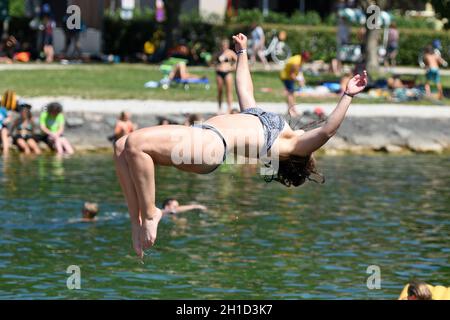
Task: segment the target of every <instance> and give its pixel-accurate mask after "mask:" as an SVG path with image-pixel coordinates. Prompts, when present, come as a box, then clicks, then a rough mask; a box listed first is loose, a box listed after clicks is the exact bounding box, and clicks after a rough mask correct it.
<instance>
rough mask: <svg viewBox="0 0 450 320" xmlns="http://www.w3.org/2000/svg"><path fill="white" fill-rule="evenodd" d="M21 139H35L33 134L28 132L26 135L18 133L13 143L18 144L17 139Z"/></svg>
mask: <svg viewBox="0 0 450 320" xmlns="http://www.w3.org/2000/svg"><path fill="white" fill-rule="evenodd" d="M19 139H23V140H25V141H27V140H29V139H34V136H33V135H31V134H26V135H21V134H16V135H14V136H13V143H14V144H17V140H19Z"/></svg>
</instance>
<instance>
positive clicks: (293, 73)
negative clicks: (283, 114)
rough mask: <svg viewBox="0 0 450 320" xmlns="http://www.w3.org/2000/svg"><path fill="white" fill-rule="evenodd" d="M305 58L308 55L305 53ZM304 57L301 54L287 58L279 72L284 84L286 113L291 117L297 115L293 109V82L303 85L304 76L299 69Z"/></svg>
mask: <svg viewBox="0 0 450 320" xmlns="http://www.w3.org/2000/svg"><path fill="white" fill-rule="evenodd" d="M305 58H308V56H306V55H305ZM303 62H304V59H303V57H302V55H299V54H297V55H295V56H292V57H291V58H289V59H288V60H287V61H286V64H285V65H284V68H283V70H281V72H280V79H281V81H282V82H283V84H284V87H285V89H286V94H287V104H288V113H289V115H290V116H292V117H296V116H298V113H297V111H296V110H295V84H296V83H298V84H299V85H300V87H303V86H304V85H305V78H304V76H303V73H302V71H301V68H302V64H303Z"/></svg>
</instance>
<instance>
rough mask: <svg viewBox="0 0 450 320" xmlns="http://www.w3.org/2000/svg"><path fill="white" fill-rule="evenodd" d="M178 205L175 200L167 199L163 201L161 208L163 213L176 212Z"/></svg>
mask: <svg viewBox="0 0 450 320" xmlns="http://www.w3.org/2000/svg"><path fill="white" fill-rule="evenodd" d="M179 206H180V204H179V203H178V200H177V199H175V198H169V199H166V200H164V201H163V203H162V208H163V210H165V211H168V212H172V213H173V212H176V211H177V209H178V207H179Z"/></svg>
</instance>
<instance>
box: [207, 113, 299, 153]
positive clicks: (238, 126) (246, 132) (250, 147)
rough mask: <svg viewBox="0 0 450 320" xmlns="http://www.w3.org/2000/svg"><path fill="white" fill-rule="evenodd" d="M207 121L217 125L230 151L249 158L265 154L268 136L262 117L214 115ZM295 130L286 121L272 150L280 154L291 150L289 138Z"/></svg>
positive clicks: (214, 125)
mask: <svg viewBox="0 0 450 320" xmlns="http://www.w3.org/2000/svg"><path fill="white" fill-rule="evenodd" d="M205 123H207V124H209V125H211V126H213V127H215V128H216V129H217V130H219V131H220V133H221V134H222V135H223V136H224V138H225V140H226V142H227V148H228V150H227V151H228V152H231V153H234V154H235V155H238V156H244V157H248V158H259V156H261V155H264V153H266V152H267V150H264V149H265V148H266V137H265V133H264V130H265V128H264V126H263V124H262V123H261V121H260V119H259V118H258V117H256V116H254V115H250V114H233V115H222V116H217V117H213V118H211V119H209V120H207V121H206V122H205ZM292 134H293V131H292V129H291V128H290V127H289V125H288V124H287V123H286V124H285V125H284V128H283V129H282V130H281V131H280V132H279V134H278V136H277V137H276V139H275V140H274V141H273V144H272V146H271V149H270V150H269V155H271V152H270V151H272V150H277V152H279V154H280V156H284V155H286V154H287V153H288V152H289V143H288V141H289V139H290V137H291V136H292Z"/></svg>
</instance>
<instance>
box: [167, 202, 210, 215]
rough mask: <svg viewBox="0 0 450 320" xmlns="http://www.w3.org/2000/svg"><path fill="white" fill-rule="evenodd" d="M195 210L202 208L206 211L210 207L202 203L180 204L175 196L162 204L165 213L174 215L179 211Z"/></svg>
mask: <svg viewBox="0 0 450 320" xmlns="http://www.w3.org/2000/svg"><path fill="white" fill-rule="evenodd" d="M193 210H201V211H206V210H208V208H206V207H205V206H203V205H201V204H187V205H180V203H179V202H178V200H177V199H175V198H168V199H166V200H164V201H163V203H162V206H161V211H162V213H163V215H174V214H179V213H185V212H188V211H193Z"/></svg>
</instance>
